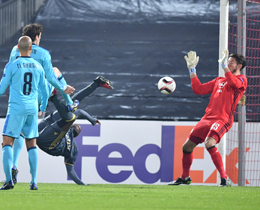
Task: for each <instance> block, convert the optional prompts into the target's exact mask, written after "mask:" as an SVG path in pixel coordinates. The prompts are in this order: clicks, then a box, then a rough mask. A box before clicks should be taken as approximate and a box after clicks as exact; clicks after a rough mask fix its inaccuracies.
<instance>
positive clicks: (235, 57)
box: [169, 50, 247, 186]
mask: <svg viewBox="0 0 260 210" xmlns="http://www.w3.org/2000/svg"><path fill="white" fill-rule="evenodd" d="M223 55H224V56H223V58H222V59H220V60H219V62H220V63H221V65H222V68H223V70H224V72H225V77H217V78H216V79H214V80H212V81H210V82H208V83H204V84H201V83H200V81H199V79H198V77H197V75H196V68H195V67H196V65H197V64H198V61H199V57H197V56H196V52H194V51H190V52H189V53H188V57H187V56H185V60H186V62H187V67H188V69H189V72H190V78H191V85H192V90H193V92H194V93H196V94H200V95H206V94H210V93H211V97H210V102H209V104H208V106H207V108H206V113H205V115H204V116H203V117H202V118H201V120H200V121H199V122H198V123H197V124H196V126H195V127H194V128H193V130H192V131H191V133H190V135H189V137H188V139H187V141H186V142H185V143H184V144H183V146H182V149H183V158H182V170H183V171H182V175H181V177H179V178H178V179H177V180H175V181H172V182H170V183H169V185H180V184H190V183H191V182H192V180H191V178H190V167H191V164H192V161H193V154H192V151H193V149H194V148H195V147H196V146H197V145H198V144H200V143H203V142H204V143H205V147H206V149H207V150H208V152H209V154H210V155H211V158H212V161H213V163H214V164H215V166H216V168H217V170H218V172H219V173H220V177H221V183H220V186H230V182H229V181H228V177H227V174H226V172H225V169H224V165H223V161H222V158H221V155H220V153H219V151H218V149H217V147H215V145H216V144H218V143H219V142H220V139H221V138H222V136H223V135H224V134H225V133H226V132H227V131H228V130H229V129H230V128H231V127H232V124H233V121H234V112H235V109H236V106H237V104H238V102H239V100H240V98H241V96H242V95H243V94H244V92H245V90H246V87H247V78H246V77H245V76H244V75H242V74H241V71H242V69H243V68H244V67H245V65H246V59H245V57H244V56H243V55H239V54H236V53H235V54H231V55H228V50H224V51H223Z"/></svg>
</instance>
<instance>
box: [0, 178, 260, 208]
mask: <svg viewBox="0 0 260 210" xmlns="http://www.w3.org/2000/svg"><path fill="white" fill-rule="evenodd" d="M38 187H39V190H38V191H31V190H29V184H27V183H18V184H17V185H16V186H15V188H14V189H13V190H7V191H0V201H1V209H8V210H9V209H19V210H22V209H26V210H29V209H37V210H38V209H44V210H51V209H64V210H65V209H77V210H81V209H95V210H98V209H113V210H114V209H129V210H130V209H149V210H150V209H233V210H235V209H258V208H259V206H260V188H259V187H229V188H227V187H225V188H220V187H215V186H167V185H121V184H120V185H119V184H118V185H110V184H107V185H100V184H97V185H90V186H79V185H76V184H41V183H40V184H38Z"/></svg>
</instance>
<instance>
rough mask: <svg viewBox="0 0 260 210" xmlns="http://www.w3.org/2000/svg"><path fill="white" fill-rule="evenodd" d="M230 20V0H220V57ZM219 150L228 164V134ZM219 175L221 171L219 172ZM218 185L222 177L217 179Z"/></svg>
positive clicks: (224, 47)
mask: <svg viewBox="0 0 260 210" xmlns="http://www.w3.org/2000/svg"><path fill="white" fill-rule="evenodd" d="M228 20H229V0H220V13H219V58H222V56H223V55H222V52H223V50H224V49H228ZM218 75H219V76H220V77H224V71H223V69H222V67H221V64H219V67H218ZM218 150H219V153H220V155H221V157H222V160H223V164H224V166H226V135H224V136H223V137H222V139H221V141H220V143H219V144H218ZM218 176H220V175H219V173H218ZM217 183H218V185H219V184H220V179H217Z"/></svg>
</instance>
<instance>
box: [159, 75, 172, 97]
mask: <svg viewBox="0 0 260 210" xmlns="http://www.w3.org/2000/svg"><path fill="white" fill-rule="evenodd" d="M175 88H176V83H175V81H174V79H173V78H171V77H163V78H161V79H160V80H159V82H158V89H159V91H160V92H161V93H163V94H170V93H172V92H173V91H174V90H175Z"/></svg>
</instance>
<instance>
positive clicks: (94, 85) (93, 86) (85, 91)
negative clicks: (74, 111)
mask: <svg viewBox="0 0 260 210" xmlns="http://www.w3.org/2000/svg"><path fill="white" fill-rule="evenodd" d="M98 87H99V85H98V84H97V83H96V82H93V83H92V84H90V85H89V86H87V87H85V88H84V89H82V90H81V91H79V92H77V93H76V94H75V95H73V96H72V99H73V100H78V101H79V102H80V101H82V100H83V99H84V98H85V97H87V96H89V95H90V94H91V93H92V92H93V91H94V90H96V89H97V88H98Z"/></svg>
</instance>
